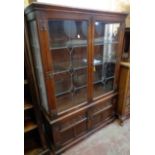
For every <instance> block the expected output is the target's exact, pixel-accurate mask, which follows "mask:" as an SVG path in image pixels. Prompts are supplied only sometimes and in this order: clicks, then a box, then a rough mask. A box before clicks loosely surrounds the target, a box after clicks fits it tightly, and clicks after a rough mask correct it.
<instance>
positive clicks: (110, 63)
mask: <svg viewBox="0 0 155 155" xmlns="http://www.w3.org/2000/svg"><path fill="white" fill-rule="evenodd" d="M119 26H120V24H117V23H114V24H107V23H103V22H98V21H97V22H95V39H94V46H95V47H94V59H93V65H94V67H93V71H94V97H98V96H100V95H104V94H105V93H107V92H109V91H111V90H113V82H114V78H115V77H114V75H115V64H116V52H117V49H118V35H119Z"/></svg>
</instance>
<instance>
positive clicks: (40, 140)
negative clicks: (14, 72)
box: [24, 23, 49, 155]
mask: <svg viewBox="0 0 155 155" xmlns="http://www.w3.org/2000/svg"><path fill="white" fill-rule="evenodd" d="M26 26H27V25H26V23H25V27H24V43H25V44H24V154H25V155H49V149H48V148H47V144H46V139H45V133H44V128H43V124H42V118H41V114H40V110H39V108H38V104H36V103H37V99H36V95H35V88H34V87H35V86H34V80H33V71H32V67H31V66H32V65H31V60H30V57H29V50H30V49H29V40H28V34H27V27H26Z"/></svg>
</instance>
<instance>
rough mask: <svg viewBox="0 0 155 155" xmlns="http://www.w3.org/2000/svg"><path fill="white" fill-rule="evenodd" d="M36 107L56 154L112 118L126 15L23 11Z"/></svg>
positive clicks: (35, 7)
mask: <svg viewBox="0 0 155 155" xmlns="http://www.w3.org/2000/svg"><path fill="white" fill-rule="evenodd" d="M25 15H26V18H27V22H28V28H29V32H30V43H31V50H32V52H31V54H32V57H33V66H34V68H35V76H36V79H37V85H38V91H39V97H40V102H41V105H40V108H41V109H42V111H43V112H44V116H45V121H46V122H47V123H46V125H47V127H46V128H47V130H48V131H47V132H48V134H49V135H51V137H50V138H49V139H50V141H51V145H53V146H54V151H55V153H56V154H58V153H60V152H62V151H64V150H65V149H66V148H68V147H70V146H71V145H73V144H74V143H76V142H77V141H79V140H81V139H82V138H84V137H86V136H87V135H89V134H90V133H93V132H94V131H96V130H97V129H98V128H99V127H101V126H103V125H106V124H107V123H110V122H111V121H113V120H114V118H115V112H116V102H117V94H118V90H117V87H118V77H119V65H120V59H121V51H122V44H123V43H122V41H123V35H124V27H125V22H124V20H125V18H126V16H127V14H125V13H113V12H103V11H95V10H84V9H76V8H67V7H62V6H61V7H60V6H51V5H47V4H39V3H34V4H31V5H30V6H29V7H27V8H26V9H25Z"/></svg>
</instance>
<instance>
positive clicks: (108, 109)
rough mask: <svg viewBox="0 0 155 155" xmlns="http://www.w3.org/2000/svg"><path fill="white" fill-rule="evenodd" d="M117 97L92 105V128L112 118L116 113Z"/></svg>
mask: <svg viewBox="0 0 155 155" xmlns="http://www.w3.org/2000/svg"><path fill="white" fill-rule="evenodd" d="M115 102H116V100H115V99H111V100H109V101H106V102H101V103H99V104H98V105H96V106H94V107H92V110H91V115H92V116H91V125H92V128H94V127H96V126H98V125H100V124H101V123H103V122H104V121H106V120H108V119H110V118H112V117H113V116H114V114H115Z"/></svg>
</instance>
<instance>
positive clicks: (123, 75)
mask: <svg viewBox="0 0 155 155" xmlns="http://www.w3.org/2000/svg"><path fill="white" fill-rule="evenodd" d="M117 112H118V117H119V119H120V122H121V124H122V125H123V121H124V120H125V119H127V118H129V117H130V63H128V62H121V68H120V80H119V95H118V109H117Z"/></svg>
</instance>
